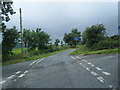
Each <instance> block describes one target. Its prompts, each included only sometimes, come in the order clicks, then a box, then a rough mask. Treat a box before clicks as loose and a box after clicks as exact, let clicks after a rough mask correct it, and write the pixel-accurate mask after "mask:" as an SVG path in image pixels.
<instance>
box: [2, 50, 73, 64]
mask: <svg viewBox="0 0 120 90" xmlns="http://www.w3.org/2000/svg"><path fill="white" fill-rule="evenodd" d="M70 49H71V48H68V49H64V50H60V51H55V52H50V53H44V54H39V55H35V56H31V57H28V56H23V55H20V54H18V53H19V50H17V54H18V55H16V56H15V57H18V59H13V60H9V61H6V62H3V63H2V65H9V64H15V63H20V62H25V61H31V60H35V59H40V58H45V57H48V56H52V55H55V54H58V53H61V52H64V51H67V50H70ZM15 52H16V50H15ZM21 56H22V58H20V57H21Z"/></svg>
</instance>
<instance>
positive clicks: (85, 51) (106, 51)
mask: <svg viewBox="0 0 120 90" xmlns="http://www.w3.org/2000/svg"><path fill="white" fill-rule="evenodd" d="M115 53H118V48H115V49H104V50H97V51H93V50H90V49H88V48H86V47H85V46H81V47H80V49H77V50H75V51H73V52H72V53H70V55H78V54H81V55H91V54H115Z"/></svg>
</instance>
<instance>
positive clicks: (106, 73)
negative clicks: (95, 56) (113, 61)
mask: <svg viewBox="0 0 120 90" xmlns="http://www.w3.org/2000/svg"><path fill="white" fill-rule="evenodd" d="M102 73H103V74H105V75H110V73H108V72H104V71H102Z"/></svg>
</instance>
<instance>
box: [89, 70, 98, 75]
mask: <svg viewBox="0 0 120 90" xmlns="http://www.w3.org/2000/svg"><path fill="white" fill-rule="evenodd" d="M90 73H91V74H92V75H94V76H97V75H98V74H97V73H96V72H93V71H92V72H90Z"/></svg>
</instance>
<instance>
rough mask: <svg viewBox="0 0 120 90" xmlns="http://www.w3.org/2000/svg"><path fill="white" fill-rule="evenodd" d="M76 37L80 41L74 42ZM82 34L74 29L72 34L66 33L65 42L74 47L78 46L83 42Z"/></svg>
mask: <svg viewBox="0 0 120 90" xmlns="http://www.w3.org/2000/svg"><path fill="white" fill-rule="evenodd" d="M75 37H78V40H74V38H75ZM80 37H81V32H78V30H77V29H72V30H71V33H68V34H67V33H65V34H64V38H63V40H64V41H65V43H67V44H68V45H71V46H72V45H74V46H76V45H77V44H78V43H80V41H81V38H80Z"/></svg>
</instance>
